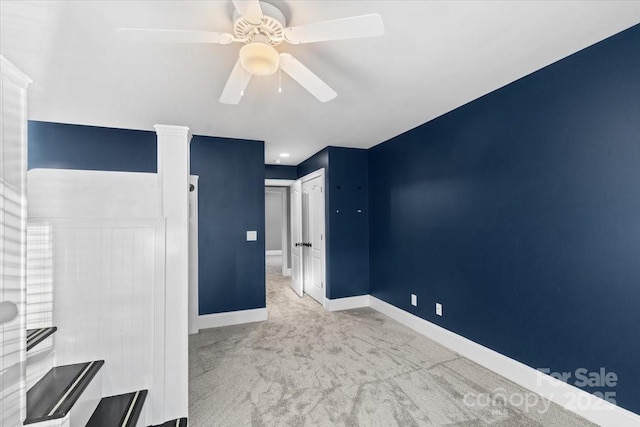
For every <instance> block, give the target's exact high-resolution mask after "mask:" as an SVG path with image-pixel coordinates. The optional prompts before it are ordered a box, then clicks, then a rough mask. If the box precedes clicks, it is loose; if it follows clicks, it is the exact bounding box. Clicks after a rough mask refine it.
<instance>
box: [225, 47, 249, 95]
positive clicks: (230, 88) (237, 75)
mask: <svg viewBox="0 0 640 427" xmlns="http://www.w3.org/2000/svg"><path fill="white" fill-rule="evenodd" d="M249 80H251V74H250V73H247V72H245V71H244V68H242V64H240V58H238V60H237V61H236V65H235V66H234V67H233V71H231V75H230V76H229V79H228V80H227V84H226V85H225V86H224V89H223V90H222V95H220V102H221V103H223V104H237V103H239V102H240V99H241V98H242V95H243V94H244V90H245V89H246V88H247V84H249Z"/></svg>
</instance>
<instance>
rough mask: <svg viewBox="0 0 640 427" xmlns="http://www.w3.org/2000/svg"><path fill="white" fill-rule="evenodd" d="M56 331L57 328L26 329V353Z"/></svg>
mask: <svg viewBox="0 0 640 427" xmlns="http://www.w3.org/2000/svg"><path fill="white" fill-rule="evenodd" d="M57 330H58V328H56V327H55V326H53V327H51V328H38V329H27V351H29V350H31V349H32V348H33V347H35V346H37V345H38V344H40V343H41V342H42V341H44V340H46V339H47V338H49V337H50V336H51V335H53V333H54V332H55V331H57Z"/></svg>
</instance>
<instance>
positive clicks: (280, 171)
mask: <svg viewBox="0 0 640 427" xmlns="http://www.w3.org/2000/svg"><path fill="white" fill-rule="evenodd" d="M297 177H298V175H297V167H296V166H285V165H264V179H291V180H295V179H296V178H297Z"/></svg>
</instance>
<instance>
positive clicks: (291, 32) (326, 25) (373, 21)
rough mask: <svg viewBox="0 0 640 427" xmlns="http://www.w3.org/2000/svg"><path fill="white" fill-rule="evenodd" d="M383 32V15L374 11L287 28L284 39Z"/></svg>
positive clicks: (301, 40) (312, 39)
mask: <svg viewBox="0 0 640 427" xmlns="http://www.w3.org/2000/svg"><path fill="white" fill-rule="evenodd" d="M383 34H384V22H382V16H380V15H379V14H377V13H372V14H370V15H361V16H353V17H351V18H342V19H333V20H331V21H322V22H314V23H312V24H306V25H300V26H297V27H289V28H285V30H284V39H285V40H286V41H288V42H289V43H292V44H298V43H314V42H323V41H329V40H345V39H355V38H359V37H375V36H381V35H383Z"/></svg>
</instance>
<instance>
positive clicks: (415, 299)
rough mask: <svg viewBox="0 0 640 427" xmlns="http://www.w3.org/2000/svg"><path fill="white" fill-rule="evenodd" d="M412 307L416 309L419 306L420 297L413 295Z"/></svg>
mask: <svg viewBox="0 0 640 427" xmlns="http://www.w3.org/2000/svg"><path fill="white" fill-rule="evenodd" d="M411 305H412V306H414V307H417V306H418V296H417V295H416V294H411Z"/></svg>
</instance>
